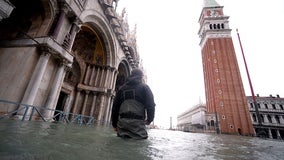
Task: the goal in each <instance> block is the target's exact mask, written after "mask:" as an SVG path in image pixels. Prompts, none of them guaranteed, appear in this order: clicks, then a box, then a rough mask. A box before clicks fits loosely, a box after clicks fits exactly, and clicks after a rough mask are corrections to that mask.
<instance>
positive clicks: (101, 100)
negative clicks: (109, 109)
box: [98, 93, 105, 124]
mask: <svg viewBox="0 0 284 160" xmlns="http://www.w3.org/2000/svg"><path fill="white" fill-rule="evenodd" d="M104 111H105V93H103V94H101V96H100V112H99V116H98V123H99V124H102V123H103V120H104V119H103V117H104Z"/></svg>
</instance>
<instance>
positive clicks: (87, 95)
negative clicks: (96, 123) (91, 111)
mask: <svg viewBox="0 0 284 160" xmlns="http://www.w3.org/2000/svg"><path fill="white" fill-rule="evenodd" d="M89 93H90V91H85V98H84V103H83V108H82V111H81V114H82V115H85V112H86V108H87V101H88V97H89Z"/></svg>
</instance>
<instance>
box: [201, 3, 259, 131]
mask: <svg viewBox="0 0 284 160" xmlns="http://www.w3.org/2000/svg"><path fill="white" fill-rule="evenodd" d="M228 19H229V16H225V15H224V14H223V6H220V5H219V4H218V3H217V2H216V1H215V0H204V6H203V9H202V12H201V15H200V18H199V24H200V29H199V32H198V34H199V36H200V39H201V40H200V44H199V45H200V47H201V53H202V62H203V73H204V82H205V92H206V93H205V95H206V110H207V113H209V114H210V113H211V114H214V115H216V119H217V121H216V126H217V132H220V133H222V134H241V135H255V132H254V129H253V126H252V120H251V117H250V113H249V109H248V104H247V99H246V96H245V92H244V87H243V83H242V79H241V75H240V70H239V66H238V62H237V58H236V54H235V49H234V45H233V41H232V37H231V29H230V28H229V21H228Z"/></svg>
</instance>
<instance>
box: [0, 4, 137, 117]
mask: <svg viewBox="0 0 284 160" xmlns="http://www.w3.org/2000/svg"><path fill="white" fill-rule="evenodd" d="M5 2H9V4H10V6H11V7H13V10H12V11H11V13H9V14H6V15H5V16H1V18H2V19H1V21H0V75H1V78H0V100H6V101H11V102H17V103H21V104H28V105H33V106H40V107H44V108H46V109H51V110H45V111H44V112H43V116H44V117H45V118H50V117H52V116H53V115H54V111H52V110H55V109H56V110H62V111H64V112H72V113H76V114H82V115H88V116H93V117H95V118H96V120H98V121H99V122H108V121H110V111H111V106H112V102H113V97H114V95H115V90H116V89H117V88H118V87H119V86H120V85H121V84H122V83H123V82H124V80H125V79H126V77H127V76H128V75H129V74H130V71H131V70H132V69H133V68H136V67H140V64H139V61H140V60H139V54H138V52H137V49H136V35H135V34H136V33H135V32H136V31H135V30H134V31H130V29H129V26H128V24H127V19H126V16H125V12H123V13H121V14H118V13H117V12H116V6H117V5H118V0H72V1H67V0H20V1H19V0H9V1H8V0H6V1H5ZM2 11H3V8H1V12H2ZM20 107H22V106H19V105H15V104H6V103H0V114H5V113H7V112H12V111H13V110H17V109H19V108H20ZM30 112H31V111H28V113H27V114H30ZM21 116H23V112H21V111H18V112H16V113H15V115H14V117H19V118H20V117H21Z"/></svg>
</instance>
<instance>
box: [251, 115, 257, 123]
mask: <svg viewBox="0 0 284 160" xmlns="http://www.w3.org/2000/svg"><path fill="white" fill-rule="evenodd" d="M252 119H253V121H254V122H256V115H255V114H253V115H252Z"/></svg>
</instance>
